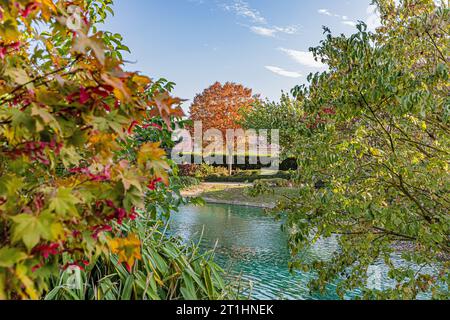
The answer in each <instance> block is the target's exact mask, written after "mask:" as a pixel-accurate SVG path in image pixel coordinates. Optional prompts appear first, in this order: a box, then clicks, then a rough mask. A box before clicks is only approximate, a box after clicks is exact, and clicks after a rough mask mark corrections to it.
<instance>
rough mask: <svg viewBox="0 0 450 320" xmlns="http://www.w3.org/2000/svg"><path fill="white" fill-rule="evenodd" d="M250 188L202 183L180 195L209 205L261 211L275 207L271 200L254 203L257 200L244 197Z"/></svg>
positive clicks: (238, 184)
mask: <svg viewBox="0 0 450 320" xmlns="http://www.w3.org/2000/svg"><path fill="white" fill-rule="evenodd" d="M251 186H252V184H249V183H225V182H224V183H222V182H204V183H201V184H200V185H198V186H194V187H191V188H188V189H186V190H183V191H182V192H181V195H182V196H183V197H185V198H187V199H189V198H194V197H201V198H202V199H203V200H204V201H205V202H206V203H210V204H227V205H237V206H244V207H253V208H261V209H273V208H275V207H276V203H275V201H271V200H272V199H269V201H267V198H265V199H264V200H265V201H260V202H256V201H258V199H255V201H253V198H251V197H249V196H246V195H245V191H246V189H247V188H250V187H251ZM233 196H235V197H233ZM273 200H275V199H273Z"/></svg>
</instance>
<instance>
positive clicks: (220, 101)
mask: <svg viewBox="0 0 450 320" xmlns="http://www.w3.org/2000/svg"><path fill="white" fill-rule="evenodd" d="M256 99H257V98H256V97H255V96H253V94H252V90H251V89H248V88H245V87H244V86H243V85H240V84H236V83H231V82H227V83H225V84H224V85H222V84H221V83H219V82H216V83H214V84H213V85H212V86H211V87H209V88H207V89H205V90H204V91H203V92H202V93H201V94H199V95H197V96H196V97H195V99H194V102H193V103H192V105H191V107H190V115H191V120H193V121H201V122H202V123H203V130H204V131H206V130H208V129H211V128H214V129H218V130H220V131H222V133H223V134H224V135H225V134H226V130H227V129H239V128H241V126H240V125H239V119H241V112H243V110H248V109H250V108H251V106H252V104H253V103H254V102H255V101H256Z"/></svg>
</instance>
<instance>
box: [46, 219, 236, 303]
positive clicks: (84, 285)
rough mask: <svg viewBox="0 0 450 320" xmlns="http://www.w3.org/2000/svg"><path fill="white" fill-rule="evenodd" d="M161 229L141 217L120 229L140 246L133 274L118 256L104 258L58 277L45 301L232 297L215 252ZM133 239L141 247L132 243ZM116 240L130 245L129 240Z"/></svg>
mask: <svg viewBox="0 0 450 320" xmlns="http://www.w3.org/2000/svg"><path fill="white" fill-rule="evenodd" d="M161 227H163V225H161V222H158V221H152V220H146V219H143V218H141V219H138V220H136V221H135V222H133V223H131V224H130V226H126V227H122V228H121V231H122V232H123V233H125V234H129V233H130V232H131V234H132V241H131V242H132V243H133V242H135V243H136V244H137V245H139V244H140V245H139V249H140V250H139V251H140V252H139V253H140V255H142V259H139V260H140V261H139V262H137V263H135V264H134V266H133V268H132V269H131V270H127V268H125V267H124V266H122V265H121V264H120V263H119V261H118V259H117V256H116V255H113V254H110V253H106V254H104V255H101V256H100V257H98V259H97V261H96V262H95V263H94V264H93V265H92V267H89V268H88V269H86V270H84V271H81V272H80V271H77V270H75V271H74V270H71V269H69V270H66V271H63V272H61V275H60V277H59V278H55V279H54V281H55V284H54V285H53V287H54V289H53V290H52V291H51V292H49V293H48V295H47V296H46V300H180V299H186V300H197V299H209V300H216V299H227V298H231V297H232V295H231V293H230V292H231V291H230V288H229V287H228V286H227V285H226V284H225V283H224V281H223V280H222V278H221V275H222V273H223V271H222V270H221V269H220V268H219V267H218V266H217V265H216V264H215V263H214V262H213V258H214V254H213V252H208V253H200V249H199V247H198V245H197V244H191V245H187V244H182V243H181V241H180V240H179V239H176V238H172V237H170V236H169V235H167V234H166V233H165V232H166V230H167V229H164V228H161ZM161 230H164V231H161ZM136 235H138V237H139V239H142V241H141V242H139V241H136V240H134V239H133V238H134V237H136ZM114 241H116V242H117V241H128V242H129V240H127V238H124V239H116V240H114ZM129 256H130V255H128V254H127V257H129ZM234 298H236V297H234Z"/></svg>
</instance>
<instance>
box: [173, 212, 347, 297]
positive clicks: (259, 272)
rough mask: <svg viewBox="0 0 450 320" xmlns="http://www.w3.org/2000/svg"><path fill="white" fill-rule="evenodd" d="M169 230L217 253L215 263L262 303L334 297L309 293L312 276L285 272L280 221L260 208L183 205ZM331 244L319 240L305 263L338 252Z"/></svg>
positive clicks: (286, 254)
mask: <svg viewBox="0 0 450 320" xmlns="http://www.w3.org/2000/svg"><path fill="white" fill-rule="evenodd" d="M171 228H172V232H174V233H175V234H176V235H178V236H180V237H182V238H183V239H185V240H193V241H198V240H199V239H200V237H201V235H202V232H203V238H202V239H203V241H202V244H201V245H202V247H203V248H204V249H212V248H214V247H215V245H216V242H217V249H216V261H217V263H218V264H219V265H221V267H223V268H224V269H225V270H226V271H227V275H228V277H230V278H237V277H239V276H241V279H242V283H243V284H244V285H245V284H247V286H251V287H252V289H251V290H247V293H249V292H251V295H252V296H251V297H252V298H253V299H257V300H265V299H295V300H303V299H337V298H338V297H337V296H336V295H335V294H334V292H335V290H334V289H335V288H334V287H333V286H332V285H330V290H329V291H330V292H329V293H328V294H327V295H325V296H320V295H312V294H310V292H309V290H308V287H307V283H308V282H309V280H310V279H311V277H312V275H311V274H308V273H301V272H297V273H295V274H294V275H293V274H291V273H290V272H289V270H288V263H289V261H290V254H289V250H288V247H287V236H286V234H285V233H284V232H283V231H282V230H281V222H277V221H275V220H274V219H272V218H271V217H269V216H267V215H266V214H265V213H264V211H263V210H261V209H257V208H251V207H242V206H230V205H207V206H204V207H194V206H187V207H183V208H181V210H180V213H175V214H173V216H172V223H171ZM336 248H337V246H336V243H335V242H334V241H328V242H322V243H320V244H318V245H317V246H315V247H314V248H313V249H311V250H310V251H308V252H305V253H303V254H304V257H305V258H306V259H308V258H312V257H317V256H318V257H321V258H325V259H326V258H327V257H329V256H330V254H331V253H332V252H333V251H334V250H336Z"/></svg>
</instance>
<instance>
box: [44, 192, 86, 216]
mask: <svg viewBox="0 0 450 320" xmlns="http://www.w3.org/2000/svg"><path fill="white" fill-rule="evenodd" d="M78 203H80V200H78V198H76V197H75V196H74V195H73V194H72V189H69V188H60V189H58V192H57V194H56V196H55V197H54V198H53V199H52V200H50V206H49V209H50V211H55V212H56V213H57V214H59V215H62V216H66V215H72V216H78V210H77V208H76V204H78Z"/></svg>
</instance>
